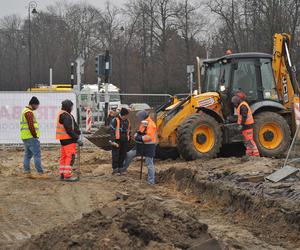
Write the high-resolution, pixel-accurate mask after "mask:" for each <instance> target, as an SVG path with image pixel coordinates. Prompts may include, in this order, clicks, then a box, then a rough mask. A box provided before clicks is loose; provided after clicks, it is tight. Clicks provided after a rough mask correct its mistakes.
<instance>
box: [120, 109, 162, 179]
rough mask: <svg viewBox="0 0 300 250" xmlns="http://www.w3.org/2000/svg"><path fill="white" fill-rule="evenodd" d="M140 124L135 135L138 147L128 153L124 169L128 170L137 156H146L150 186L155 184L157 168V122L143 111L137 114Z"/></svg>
mask: <svg viewBox="0 0 300 250" xmlns="http://www.w3.org/2000/svg"><path fill="white" fill-rule="evenodd" d="M136 116H137V120H138V121H140V123H139V130H138V131H137V133H136V134H135V135H134V140H135V142H136V147H135V148H134V149H132V150H131V151H129V152H128V153H127V156H126V159H125V161H124V168H125V169H126V170H127V169H128V167H129V164H130V163H131V161H132V160H133V158H134V157H135V156H137V155H140V156H144V157H145V162H146V166H147V168H148V184H150V185H154V184H155V166H154V157H155V151H156V145H157V142H158V139H157V127H156V124H155V122H154V121H153V120H152V119H151V117H150V116H149V113H148V112H147V111H145V110H141V111H139V112H137V114H136Z"/></svg>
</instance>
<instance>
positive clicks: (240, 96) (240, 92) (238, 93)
mask: <svg viewBox="0 0 300 250" xmlns="http://www.w3.org/2000/svg"><path fill="white" fill-rule="evenodd" d="M235 95H236V96H238V97H239V98H241V99H242V100H245V99H246V98H247V95H246V94H245V93H244V92H243V91H241V90H238V91H237V92H236V93H235Z"/></svg>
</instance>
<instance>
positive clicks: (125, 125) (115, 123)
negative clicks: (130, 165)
mask: <svg viewBox="0 0 300 250" xmlns="http://www.w3.org/2000/svg"><path fill="white" fill-rule="evenodd" d="M128 115H129V111H128V109H126V108H122V109H121V110H120V113H119V115H118V116H116V117H115V118H113V119H112V121H111V123H110V127H111V145H112V169H113V172H112V174H113V175H120V174H122V173H124V171H123V170H124V169H123V162H124V160H125V157H126V153H127V151H128V143H129V141H130V121H129V120H128Z"/></svg>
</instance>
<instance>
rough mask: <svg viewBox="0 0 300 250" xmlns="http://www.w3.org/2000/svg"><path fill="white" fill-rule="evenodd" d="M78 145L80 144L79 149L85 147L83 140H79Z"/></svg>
mask: <svg viewBox="0 0 300 250" xmlns="http://www.w3.org/2000/svg"><path fill="white" fill-rule="evenodd" d="M77 144H78V146H79V147H82V146H83V142H82V140H80V139H78V140H77Z"/></svg>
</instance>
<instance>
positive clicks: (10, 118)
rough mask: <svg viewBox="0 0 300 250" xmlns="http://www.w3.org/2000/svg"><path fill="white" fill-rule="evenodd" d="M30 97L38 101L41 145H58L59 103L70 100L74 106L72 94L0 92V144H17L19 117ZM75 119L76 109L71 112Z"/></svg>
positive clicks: (74, 98) (74, 100) (73, 95)
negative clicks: (56, 129) (56, 134)
mask: <svg viewBox="0 0 300 250" xmlns="http://www.w3.org/2000/svg"><path fill="white" fill-rule="evenodd" d="M32 96H36V97H37V98H38V99H39V101H40V107H39V109H38V110H37V111H35V114H36V117H37V120H38V122H39V125H40V131H41V138H40V141H41V143H58V141H56V139H55V127H56V116H57V113H58V111H59V109H60V108H61V102H62V101H63V100H65V99H69V100H71V101H72V102H73V103H74V105H75V106H76V95H75V93H73V92H47V93H42V92H6V91H4V92H3V91H1V92H0V144H19V143H22V141H21V139H20V117H21V113H22V110H23V108H24V107H25V106H26V105H27V104H28V103H29V100H30V99H31V97H32ZM73 115H74V117H75V119H76V117H77V115H76V108H74V110H73Z"/></svg>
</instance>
